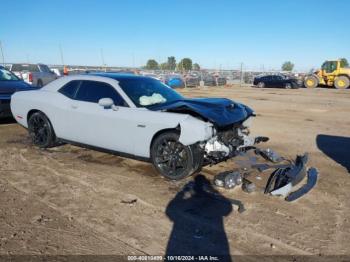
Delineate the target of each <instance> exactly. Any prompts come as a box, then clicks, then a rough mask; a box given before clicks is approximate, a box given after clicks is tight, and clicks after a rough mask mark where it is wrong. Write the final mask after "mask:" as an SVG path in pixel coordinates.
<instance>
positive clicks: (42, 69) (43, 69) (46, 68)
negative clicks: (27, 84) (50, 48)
mask: <svg viewBox="0 0 350 262" xmlns="http://www.w3.org/2000/svg"><path fill="white" fill-rule="evenodd" d="M39 67H40V70H41V71H42V72H45V73H49V72H50V69H49V68H48V66H46V65H39Z"/></svg>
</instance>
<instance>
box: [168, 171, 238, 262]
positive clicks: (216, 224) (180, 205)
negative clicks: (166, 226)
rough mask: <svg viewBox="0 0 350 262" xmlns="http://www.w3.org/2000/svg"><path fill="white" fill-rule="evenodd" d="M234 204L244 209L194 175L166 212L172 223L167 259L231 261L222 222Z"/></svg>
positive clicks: (205, 179) (207, 181)
mask: <svg viewBox="0 0 350 262" xmlns="http://www.w3.org/2000/svg"><path fill="white" fill-rule="evenodd" d="M233 204H235V205H238V206H239V207H240V208H242V207H243V205H242V203H241V202H240V201H238V200H230V199H227V198H225V197H224V196H223V195H221V194H220V193H219V192H218V191H217V190H215V189H214V188H213V186H212V185H211V183H210V181H209V180H208V179H207V178H205V177H204V176H203V175H197V176H196V177H195V179H194V181H190V182H189V183H187V184H186V185H185V186H184V187H183V189H182V190H181V191H180V192H178V193H177V194H176V196H175V197H174V199H172V200H171V201H170V202H169V204H168V206H167V208H166V215H167V216H168V217H169V219H170V220H172V221H173V223H174V224H173V228H172V231H171V235H170V238H169V241H168V244H167V249H166V256H173V255H191V256H194V255H200V256H210V255H211V256H220V261H222V260H225V261H231V259H230V248H229V243H228V240H227V236H226V233H225V229H224V224H223V218H224V217H225V216H228V215H229V214H230V213H231V212H232V210H233V208H232V205H233ZM243 209H244V207H243Z"/></svg>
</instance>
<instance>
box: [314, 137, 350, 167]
mask: <svg viewBox="0 0 350 262" xmlns="http://www.w3.org/2000/svg"><path fill="white" fill-rule="evenodd" d="M316 143H317V147H318V148H319V149H320V150H321V151H322V152H323V153H325V154H326V155H327V156H328V157H330V158H332V159H333V160H334V161H336V162H337V163H339V164H340V165H342V166H343V167H345V168H346V169H347V170H348V173H350V137H343V136H330V135H323V134H320V135H318V136H317V137H316Z"/></svg>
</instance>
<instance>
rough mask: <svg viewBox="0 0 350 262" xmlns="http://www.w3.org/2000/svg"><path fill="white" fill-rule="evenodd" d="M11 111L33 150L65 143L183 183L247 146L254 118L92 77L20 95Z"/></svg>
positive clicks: (159, 87)
mask: <svg viewBox="0 0 350 262" xmlns="http://www.w3.org/2000/svg"><path fill="white" fill-rule="evenodd" d="M11 110H12V114H13V116H14V118H15V119H16V120H17V122H18V123H19V124H21V125H22V126H24V127H26V128H28V131H29V134H30V137H31V138H32V141H33V143H34V144H35V145H36V146H39V147H42V148H48V147H52V146H55V145H58V144H62V142H63V143H70V144H74V145H78V146H82V147H87V148H92V149H95V150H101V151H105V152H109V153H113V154H116V155H120V156H124V157H131V158H135V159H139V160H145V161H149V162H152V163H153V165H154V166H155V168H156V169H157V170H158V171H159V172H160V174H162V175H163V176H165V177H167V178H170V179H181V178H184V177H186V176H188V175H190V174H192V173H194V172H196V171H198V170H200V168H201V167H202V166H204V165H207V164H215V163H218V162H220V161H223V160H226V159H228V158H230V157H233V156H235V155H237V153H239V152H241V151H242V150H245V149H246V148H249V147H251V146H252V145H253V144H254V143H255V142H257V139H256V138H251V137H249V136H248V135H249V130H248V125H249V122H250V120H251V117H252V116H254V112H253V111H252V110H251V109H250V108H249V107H247V106H245V105H243V104H240V103H237V102H233V101H231V100H229V99H225V98H195V99H188V98H184V97H183V96H181V95H180V94H178V93H177V92H176V91H174V90H173V89H171V88H170V87H168V86H166V85H164V84H163V83H161V82H160V81H158V80H156V79H153V78H149V77H144V76H136V75H127V74H113V73H95V74H86V75H75V76H67V77H63V78H60V79H57V80H55V81H53V82H51V83H50V84H48V85H46V86H44V87H43V88H41V89H39V90H35V91H23V92H17V93H15V94H14V95H13V96H12V99H11Z"/></svg>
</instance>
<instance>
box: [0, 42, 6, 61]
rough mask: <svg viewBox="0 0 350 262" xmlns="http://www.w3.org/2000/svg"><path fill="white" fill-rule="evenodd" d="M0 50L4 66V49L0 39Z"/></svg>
mask: <svg viewBox="0 0 350 262" xmlns="http://www.w3.org/2000/svg"><path fill="white" fill-rule="evenodd" d="M0 50H1V56H2V64H3V65H4V66H5V56H4V50H3V49H2V43H1V41H0Z"/></svg>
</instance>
